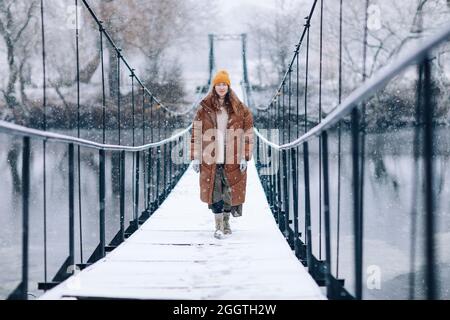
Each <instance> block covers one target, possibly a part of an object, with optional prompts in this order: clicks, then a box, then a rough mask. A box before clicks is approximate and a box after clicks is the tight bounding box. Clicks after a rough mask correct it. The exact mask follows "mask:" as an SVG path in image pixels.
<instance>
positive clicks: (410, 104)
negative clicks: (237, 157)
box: [246, 1, 450, 299]
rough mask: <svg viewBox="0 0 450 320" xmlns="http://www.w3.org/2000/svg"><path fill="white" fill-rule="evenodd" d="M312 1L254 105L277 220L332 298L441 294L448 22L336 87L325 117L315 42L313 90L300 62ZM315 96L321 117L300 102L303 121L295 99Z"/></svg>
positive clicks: (260, 164) (261, 163) (260, 158)
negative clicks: (278, 72)
mask: <svg viewBox="0 0 450 320" xmlns="http://www.w3.org/2000/svg"><path fill="white" fill-rule="evenodd" d="M316 3H319V2H318V1H316V2H315V3H314V5H313V7H312V10H311V12H310V15H309V16H308V17H307V19H306V20H307V22H306V24H305V30H304V32H303V35H302V38H301V39H300V42H299V44H298V46H297V50H296V52H295V54H294V58H293V59H292V62H291V63H290V65H289V66H288V68H287V72H286V75H285V77H284V78H283V80H282V82H281V84H280V86H279V88H278V90H277V92H276V94H275V95H274V97H273V99H272V100H271V102H270V103H269V104H268V105H267V107H266V108H261V107H259V108H258V109H259V110H258V111H257V112H258V113H261V112H262V113H264V112H265V113H266V114H267V117H266V118H267V119H269V120H268V123H267V122H265V123H262V125H266V126H267V127H262V128H261V127H259V128H258V129H255V133H256V137H257V140H256V148H255V159H256V164H257V169H258V172H259V175H260V178H261V182H262V184H263V187H264V189H265V192H266V196H267V200H268V202H269V204H270V207H271V210H272V212H273V215H274V218H275V220H276V221H277V223H278V225H279V228H280V231H281V232H282V233H283V234H284V236H285V238H286V241H287V242H288V243H289V244H290V246H291V247H292V249H293V250H294V252H295V254H296V256H297V257H298V259H299V260H300V261H301V262H302V263H303V264H304V265H305V266H307V268H308V270H309V272H310V274H311V275H312V276H313V277H314V279H315V280H316V281H317V282H318V283H319V284H320V285H324V286H326V287H327V295H328V297H329V298H331V299H355V298H356V299H362V298H363V297H364V298H369V299H376V298H382V299H386V298H394V299H405V298H410V299H417V298H419V299H420V298H428V299H435V298H439V297H441V298H442V297H447V293H446V291H445V288H446V287H448V283H447V281H448V279H446V278H445V274H448V271H449V270H448V267H446V262H448V255H447V254H446V253H445V252H446V250H448V244H446V242H445V239H446V238H445V237H446V235H447V234H448V233H449V231H450V230H449V228H448V223H449V221H448V217H447V216H446V215H445V212H446V210H447V207H448V205H447V204H445V199H446V198H448V192H446V191H445V189H446V183H445V180H446V179H445V177H446V175H447V174H446V171H445V170H443V169H442V168H441V165H442V164H443V163H445V161H446V160H445V159H446V157H447V155H448V153H449V151H450V149H449V148H448V146H447V144H446V143H443V141H445V136H446V135H448V129H446V128H447V126H445V125H442V123H443V122H444V123H445V122H446V114H447V113H448V108H449V105H448V93H447V91H446V90H442V88H445V85H444V87H442V84H440V83H439V82H438V79H437V75H438V74H440V72H442V71H443V70H448V69H445V68H448V63H446V62H448V53H446V52H447V51H446V48H448V40H449V39H450V26H446V27H445V28H444V29H443V30H442V31H441V32H440V33H439V34H436V35H434V36H432V37H428V38H426V40H425V41H423V43H421V44H419V45H418V46H417V47H416V48H415V49H411V50H410V51H409V52H408V53H407V54H405V55H403V56H401V57H400V58H398V59H397V60H395V61H394V62H393V63H391V64H389V65H388V66H386V67H384V68H382V69H381V70H380V71H379V72H378V73H376V74H375V75H374V76H373V77H371V78H369V79H367V80H366V81H365V82H364V83H363V84H362V85H361V86H360V87H358V88H357V89H356V90H354V91H353V92H351V93H350V94H349V95H348V96H347V97H346V98H345V99H343V100H342V101H341V98H340V96H341V91H340V90H339V102H340V103H339V105H338V106H337V107H336V108H335V109H334V110H333V111H331V112H329V113H328V114H327V115H326V117H325V118H324V119H323V120H322V117H323V116H322V115H321V114H320V113H321V111H320V106H321V105H322V104H323V105H324V106H325V104H324V103H323V102H322V101H321V99H322V97H321V94H322V93H321V92H322V90H325V89H322V84H321V81H320V79H321V72H322V63H321V61H322V50H320V60H319V62H318V68H317V71H318V72H319V75H318V76H316V78H317V79H319V81H318V82H317V83H316V85H317V86H314V88H312V89H311V88H310V87H311V84H309V86H308V66H309V68H311V65H309V64H308V62H307V63H306V65H304V66H303V67H304V68H305V71H304V72H305V73H306V79H305V81H306V83H304V82H303V83H301V80H300V79H299V69H300V68H299V63H298V61H299V55H300V47H302V48H303V50H304V52H303V53H304V54H305V55H306V56H307V55H308V51H309V47H308V46H309V42H310V32H311V31H312V30H313V29H312V28H313V26H312V25H311V19H312V16H313V13H314V10H317V9H315V8H314V6H315V5H316ZM320 3H321V2H320ZM321 10H323V7H321V8H320V9H319V13H321ZM316 12H317V11H316ZM341 12H342V11H341ZM320 16H322V15H320ZM318 17H319V16H316V18H318ZM316 23H317V24H316V26H315V27H316V29H315V31H316V32H315V33H312V32H311V36H312V35H313V34H314V35H315V36H316V37H317V38H321V37H322V35H321V27H320V25H321V23H322V19H320V20H316ZM321 41H322V40H320V41H319V44H320V43H321ZM320 47H322V45H321V44H320ZM444 57H445V58H444ZM306 59H308V58H306ZM324 59H325V55H324ZM446 59H447V60H446ZM443 65H446V67H445V68H443ZM300 67H301V66H300ZM341 70H342V69H341V68H339V72H338V77H339V88H340V87H341V81H342V76H343V74H342V73H341ZM309 72H311V70H309ZM303 75H304V73H303ZM310 76H311V75H310ZM299 84H301V85H302V87H303V89H302V90H299ZM246 88H247V89H248V88H251V84H247V86H246ZM313 93H314V94H317V95H314V96H315V98H316V99H318V101H319V104H318V105H317V104H316V106H319V113H318V114H319V119H320V120H319V121H318V123H317V122H316V123H310V122H308V121H307V120H308V119H307V118H308V117H307V116H306V111H305V117H304V118H303V119H300V118H299V112H298V108H299V105H301V104H304V107H305V109H306V106H307V104H310V99H311V98H310V97H308V95H312V94H313ZM400 93H403V94H400ZM251 94H252V92H251V91H250V90H248V91H247V94H246V96H247V97H248V96H250V95H251ZM250 105H251V104H250ZM295 107H296V108H297V112H296V114H295ZM328 107H329V106H328ZM292 110H294V112H293V113H294V114H292ZM315 111H317V110H315ZM300 120H301V121H304V123H303V127H304V129H305V133H304V134H303V135H299V134H298V132H299V131H298V130H299V127H301V126H299V121H300ZM296 130H297V134H296V132H295V131H296ZM295 137H297V138H295ZM280 142H281V143H280ZM439 163H441V165H439ZM445 248H446V249H445ZM447 265H448V264H447ZM438 284H440V285H441V287H440V286H439V285H438Z"/></svg>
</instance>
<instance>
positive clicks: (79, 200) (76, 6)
mask: <svg viewBox="0 0 450 320" xmlns="http://www.w3.org/2000/svg"><path fill="white" fill-rule="evenodd" d="M78 19H79V17H78V0H75V51H76V62H77V138H80V52H79V38H80V32H79V25H78V23H79V21H78ZM80 151H81V150H80V146H77V175H78V217H79V228H80V258H81V263H83V221H82V211H81V156H80Z"/></svg>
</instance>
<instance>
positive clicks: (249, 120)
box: [244, 107, 254, 161]
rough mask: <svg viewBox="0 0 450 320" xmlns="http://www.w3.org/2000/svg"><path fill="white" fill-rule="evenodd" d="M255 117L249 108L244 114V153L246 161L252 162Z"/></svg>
mask: <svg viewBox="0 0 450 320" xmlns="http://www.w3.org/2000/svg"><path fill="white" fill-rule="evenodd" d="M253 137H254V133H253V115H252V112H251V111H250V109H249V108H248V107H246V108H245V112H244V152H245V160H247V161H250V160H251V159H252V154H253Z"/></svg>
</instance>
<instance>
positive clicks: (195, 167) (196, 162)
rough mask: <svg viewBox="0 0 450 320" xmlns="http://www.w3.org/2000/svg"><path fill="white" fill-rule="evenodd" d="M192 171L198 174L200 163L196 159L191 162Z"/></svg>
mask: <svg viewBox="0 0 450 320" xmlns="http://www.w3.org/2000/svg"><path fill="white" fill-rule="evenodd" d="M192 169H194V171H195V172H197V173H199V172H200V161H198V160H197V159H195V160H192Z"/></svg>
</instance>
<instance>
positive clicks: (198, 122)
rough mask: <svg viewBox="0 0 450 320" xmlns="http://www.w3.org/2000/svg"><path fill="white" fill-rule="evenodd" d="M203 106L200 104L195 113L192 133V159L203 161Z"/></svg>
mask: <svg viewBox="0 0 450 320" xmlns="http://www.w3.org/2000/svg"><path fill="white" fill-rule="evenodd" d="M201 110H202V107H201V106H200V107H199V108H198V109H197V112H196V113H195V117H194V121H193V122H192V133H191V148H190V149H191V160H199V161H200V162H201V137H202V117H201Z"/></svg>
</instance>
